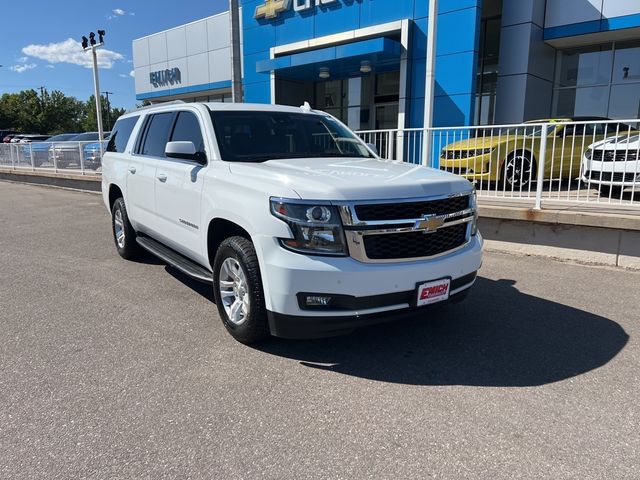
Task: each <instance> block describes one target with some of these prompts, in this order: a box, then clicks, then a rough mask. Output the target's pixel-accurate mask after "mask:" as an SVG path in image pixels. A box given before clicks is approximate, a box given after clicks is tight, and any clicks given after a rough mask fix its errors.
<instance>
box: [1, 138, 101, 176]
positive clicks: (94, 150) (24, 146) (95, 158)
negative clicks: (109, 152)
mask: <svg viewBox="0 0 640 480" xmlns="http://www.w3.org/2000/svg"><path fill="white" fill-rule="evenodd" d="M0 167H2V168H9V169H11V170H27V171H28V170H31V171H48V172H54V173H58V172H59V173H75V174H80V175H95V174H99V173H100V171H101V169H102V164H101V157H100V145H99V144H98V143H96V142H55V143H52V142H34V143H0Z"/></svg>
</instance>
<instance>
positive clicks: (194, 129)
mask: <svg viewBox="0 0 640 480" xmlns="http://www.w3.org/2000/svg"><path fill="white" fill-rule="evenodd" d="M171 141H172V142H193V144H194V145H195V146H196V152H200V153H204V140H203V139H202V131H201V130H200V123H199V122H198V118H197V117H196V116H195V115H194V114H193V113H191V112H180V113H178V119H177V120H176V125H175V127H173V134H172V135H171Z"/></svg>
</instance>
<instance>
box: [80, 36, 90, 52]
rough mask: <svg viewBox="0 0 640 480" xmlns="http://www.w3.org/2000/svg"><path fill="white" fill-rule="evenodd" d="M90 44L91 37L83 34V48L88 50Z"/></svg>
mask: <svg viewBox="0 0 640 480" xmlns="http://www.w3.org/2000/svg"><path fill="white" fill-rule="evenodd" d="M88 46H89V39H88V38H87V37H85V36H84V35H83V36H82V48H84V49H85V50H86V49H87V47H88Z"/></svg>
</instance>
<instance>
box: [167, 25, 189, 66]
mask: <svg viewBox="0 0 640 480" xmlns="http://www.w3.org/2000/svg"><path fill="white" fill-rule="evenodd" d="M186 56H187V32H186V28H185V27H178V28H174V29H173V30H168V31H167V60H175V59H176V58H183V57H186Z"/></svg>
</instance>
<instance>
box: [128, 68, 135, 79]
mask: <svg viewBox="0 0 640 480" xmlns="http://www.w3.org/2000/svg"><path fill="white" fill-rule="evenodd" d="M129 76H130V77H133V78H135V77H136V72H135V70H131V71H130V72H129Z"/></svg>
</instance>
